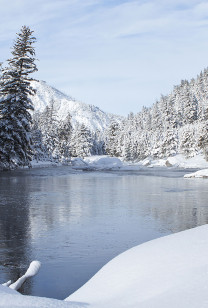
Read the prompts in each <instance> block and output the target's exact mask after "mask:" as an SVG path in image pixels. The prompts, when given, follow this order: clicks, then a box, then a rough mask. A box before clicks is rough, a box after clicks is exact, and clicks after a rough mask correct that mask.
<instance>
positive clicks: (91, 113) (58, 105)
mask: <svg viewBox="0 0 208 308" xmlns="http://www.w3.org/2000/svg"><path fill="white" fill-rule="evenodd" d="M31 85H32V87H33V88H35V89H36V91H37V92H36V94H35V96H32V97H31V98H32V101H33V104H34V108H35V111H40V112H43V111H44V110H45V108H46V106H50V105H51V104H52V103H53V106H54V110H55V114H56V116H57V120H65V119H66V117H67V115H68V114H70V115H71V116H72V125H73V126H74V125H75V124H76V123H77V122H78V123H80V124H84V125H85V126H86V127H88V128H89V129H90V130H91V131H96V130H97V129H98V130H100V131H102V130H103V129H105V128H106V127H107V126H108V125H109V123H110V122H111V121H112V120H120V119H121V117H119V116H116V115H113V114H109V113H105V112H104V111H102V110H100V109H99V108H98V107H95V106H92V105H87V104H85V103H81V102H78V101H76V100H75V99H73V98H72V97H70V96H67V95H66V94H64V93H62V92H60V91H59V90H57V89H55V88H53V87H51V86H49V85H47V83H46V82H45V81H32V82H31Z"/></svg>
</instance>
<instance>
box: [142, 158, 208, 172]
mask: <svg viewBox="0 0 208 308" xmlns="http://www.w3.org/2000/svg"><path fill="white" fill-rule="evenodd" d="M138 164H139V165H142V166H148V167H175V168H184V169H186V168H191V169H194V168H208V162H207V161H206V160H205V158H204V157H203V155H201V154H198V155H196V156H194V157H191V158H186V157H185V156H184V155H182V154H177V155H175V156H170V157H168V158H163V159H153V158H149V157H148V158H146V159H144V160H141V161H140V162H138Z"/></svg>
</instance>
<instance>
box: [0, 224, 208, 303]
mask: <svg viewBox="0 0 208 308" xmlns="http://www.w3.org/2000/svg"><path fill="white" fill-rule="evenodd" d="M207 255H208V225H204V226H201V227H197V228H194V229H190V230H186V231H183V232H179V233H176V234H172V235H169V236H165V237H162V238H159V239H156V240H153V241H149V242H147V243H144V244H142V245H139V246H136V247H133V248H131V249H129V250H127V251H126V252H124V253H122V254H120V255H119V256H117V257H116V258H114V259H113V260H112V261H110V262H109V263H108V264H106V265H105V266H104V267H103V268H102V269H101V270H100V271H99V272H98V273H97V274H96V275H95V276H94V277H93V278H92V279H91V280H89V281H88V282H87V283H86V284H85V285H84V286H83V287H81V288H80V289H79V290H77V291H76V292H75V293H74V294H72V295H70V296H69V297H68V298H67V299H66V300H65V301H60V300H55V299H47V298H40V297H32V296H23V295H20V294H19V293H17V292H16V291H14V290H11V289H9V288H8V287H3V286H0V307H14V308H15V307H43V308H44V307H48V308H50V307H57V308H59V307H73V308H75V307H76V308H84V307H85V308H106V307H110V308H122V307H123V308H127V307H128V308H138V307H139V308H167V307H168V308H176V307H177V308H184V307H189V308H199V307H201V308H202V307H204V308H205V307H207V305H208V292H207V291H208V279H207V275H208V258H207Z"/></svg>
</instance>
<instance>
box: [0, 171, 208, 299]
mask: <svg viewBox="0 0 208 308" xmlns="http://www.w3.org/2000/svg"><path fill="white" fill-rule="evenodd" d="M191 171H192V170H191ZM185 173H187V171H184V170H174V169H166V168H154V169H149V168H143V169H142V170H140V171H134V172H133V171H131V172H130V171H118V172H116V171H108V172H87V171H85V172H82V171H76V170H72V169H71V168H70V167H57V168H45V169H44V168H43V169H32V170H20V171H13V172H1V173H0V283H3V282H5V281H7V280H10V279H12V280H15V279H17V278H18V277H19V275H22V274H23V273H24V271H25V270H26V267H27V265H28V264H29V263H30V262H31V261H32V260H35V259H37V260H40V261H41V263H42V267H41V270H40V272H39V274H38V275H37V276H36V277H34V278H32V279H31V280H30V281H28V282H27V283H26V284H25V285H24V287H23V288H22V290H21V292H22V293H24V294H32V295H38V296H46V297H54V298H58V299H63V298H65V297H67V296H68V295H69V294H71V293H73V292H74V291H75V290H77V289H78V288H79V287H80V286H82V285H83V284H84V283H85V282H86V281H87V280H88V279H89V278H91V277H92V276H93V275H94V274H95V273H96V272H97V271H98V270H99V269H100V268H101V267H102V266H103V265H104V264H106V263H107V262H108V261H109V260H111V259H112V258H113V257H115V256H116V255H118V254H119V253H121V252H123V251H125V250H127V249H128V248H131V247H133V246H135V245H138V244H141V243H143V242H146V241H148V240H151V239H154V238H157V237H160V236H164V235H167V234H170V233H173V232H178V231H181V230H185V229H188V228H192V227H195V226H199V225H202V224H205V223H207V222H208V185H207V180H203V179H184V178H183V175H184V174H185Z"/></svg>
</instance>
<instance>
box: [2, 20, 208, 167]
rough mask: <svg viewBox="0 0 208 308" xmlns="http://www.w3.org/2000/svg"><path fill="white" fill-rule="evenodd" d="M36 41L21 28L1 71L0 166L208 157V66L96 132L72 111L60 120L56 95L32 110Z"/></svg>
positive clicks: (27, 30) (28, 30)
mask: <svg viewBox="0 0 208 308" xmlns="http://www.w3.org/2000/svg"><path fill="white" fill-rule="evenodd" d="M35 41H36V39H35V37H33V31H31V30H30V29H29V27H26V26H24V27H22V29H21V31H20V33H19V34H17V39H16V41H15V43H14V46H13V49H12V58H11V59H9V60H8V61H7V62H8V65H7V66H6V67H4V68H3V69H2V73H1V76H0V168H1V169H2V168H3V169H11V168H16V167H18V166H31V161H32V159H35V160H36V161H45V160H51V161H61V162H67V163H68V162H70V159H71V157H82V158H84V157H86V156H90V155H102V154H108V155H110V156H117V157H124V158H125V159H126V160H127V161H138V160H141V159H144V158H146V157H148V156H151V157H155V158H162V157H168V156H173V155H175V154H177V153H181V154H184V155H185V156H186V157H192V156H194V155H196V154H198V153H202V152H203V153H204V155H205V158H206V159H208V69H205V70H204V71H203V72H201V73H200V75H199V76H197V78H196V79H192V80H191V81H190V82H189V81H187V80H183V81H181V84H180V85H178V86H175V87H174V89H173V91H172V92H171V93H170V94H169V95H166V96H161V99H160V100H159V101H157V102H156V103H155V104H153V106H152V107H151V108H147V107H143V109H142V111H141V112H138V113H137V114H133V113H130V114H129V115H128V117H127V118H124V119H123V120H118V121H115V120H114V121H113V122H111V123H110V125H109V127H108V128H107V129H106V130H105V131H99V130H97V131H96V132H94V131H93V132H92V131H90V129H89V128H88V127H86V126H85V125H84V124H79V123H77V124H76V125H75V126H74V127H73V126H72V119H71V116H70V115H69V114H68V116H67V117H66V119H65V120H58V119H57V116H56V112H55V108H54V104H55V101H53V100H52V101H51V103H50V105H49V106H47V107H46V108H45V110H44V111H43V112H38V111H36V110H34V107H33V104H32V99H31V96H32V95H35V90H34V89H33V88H32V87H31V84H30V82H31V80H32V78H31V77H30V74H31V73H34V72H35V71H37V67H36V64H35V60H36V59H35V49H34V46H33V45H34V43H35ZM92 112H93V111H92Z"/></svg>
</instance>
